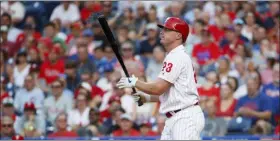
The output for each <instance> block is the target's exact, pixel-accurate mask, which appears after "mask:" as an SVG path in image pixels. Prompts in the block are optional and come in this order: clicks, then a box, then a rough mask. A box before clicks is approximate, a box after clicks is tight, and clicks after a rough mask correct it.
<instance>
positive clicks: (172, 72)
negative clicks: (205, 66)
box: [158, 45, 199, 113]
mask: <svg viewBox="0 0 280 141" xmlns="http://www.w3.org/2000/svg"><path fill="white" fill-rule="evenodd" d="M158 77H159V78H161V79H163V80H166V81H168V82H170V83H172V84H173V85H172V86H171V87H170V89H169V90H168V91H166V92H165V93H164V94H162V95H161V96H160V97H159V99H160V102H161V104H160V113H167V112H171V111H175V110H178V109H183V108H186V107H189V106H192V105H193V104H195V103H196V102H198V100H199V96H198V92H197V87H196V80H195V73H194V69H193V65H192V61H191V58H190V56H189V55H188V54H187V52H186V51H185V49H184V46H183V45H180V46H178V47H176V48H174V49H173V50H171V51H170V52H169V53H168V54H167V56H166V57H165V59H164V62H163V67H162V70H161V72H160V74H159V76H158Z"/></svg>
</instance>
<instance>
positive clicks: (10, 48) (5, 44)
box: [0, 25, 19, 57]
mask: <svg viewBox="0 0 280 141" xmlns="http://www.w3.org/2000/svg"><path fill="white" fill-rule="evenodd" d="M8 33H9V27H8V26H7V25H1V26H0V35H1V38H0V45H1V49H3V50H5V51H6V52H7V53H8V56H9V57H13V56H14V54H15V53H16V52H17V51H18V49H19V46H17V45H16V44H15V43H14V42H12V41H9V40H8Z"/></svg>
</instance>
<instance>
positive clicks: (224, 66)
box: [218, 57, 238, 84]
mask: <svg viewBox="0 0 280 141" xmlns="http://www.w3.org/2000/svg"><path fill="white" fill-rule="evenodd" d="M218 63H219V67H218V71H219V79H220V83H221V84H224V83H225V82H227V78H228V76H233V77H238V74H237V72H235V71H232V70H230V65H231V64H230V63H231V62H230V60H229V59H228V58H226V57H223V58H220V59H219V60H218Z"/></svg>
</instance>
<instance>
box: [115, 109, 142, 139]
mask: <svg viewBox="0 0 280 141" xmlns="http://www.w3.org/2000/svg"><path fill="white" fill-rule="evenodd" d="M120 120H121V121H120V129H118V130H116V131H114V132H113V136H114V137H118V136H139V135H140V132H139V131H137V130H135V129H133V128H132V127H133V121H132V117H131V116H130V115H129V114H122V115H121V116H120Z"/></svg>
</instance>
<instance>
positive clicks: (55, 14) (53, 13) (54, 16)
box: [50, 5, 60, 21]
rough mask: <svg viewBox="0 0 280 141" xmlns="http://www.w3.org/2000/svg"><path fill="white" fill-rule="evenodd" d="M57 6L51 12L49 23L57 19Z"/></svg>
mask: <svg viewBox="0 0 280 141" xmlns="http://www.w3.org/2000/svg"><path fill="white" fill-rule="evenodd" d="M59 6H60V5H58V6H57V7H56V8H55V9H54V10H53V12H52V15H51V17H50V21H53V20H55V19H57V18H58V17H59V16H58V15H59Z"/></svg>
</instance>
